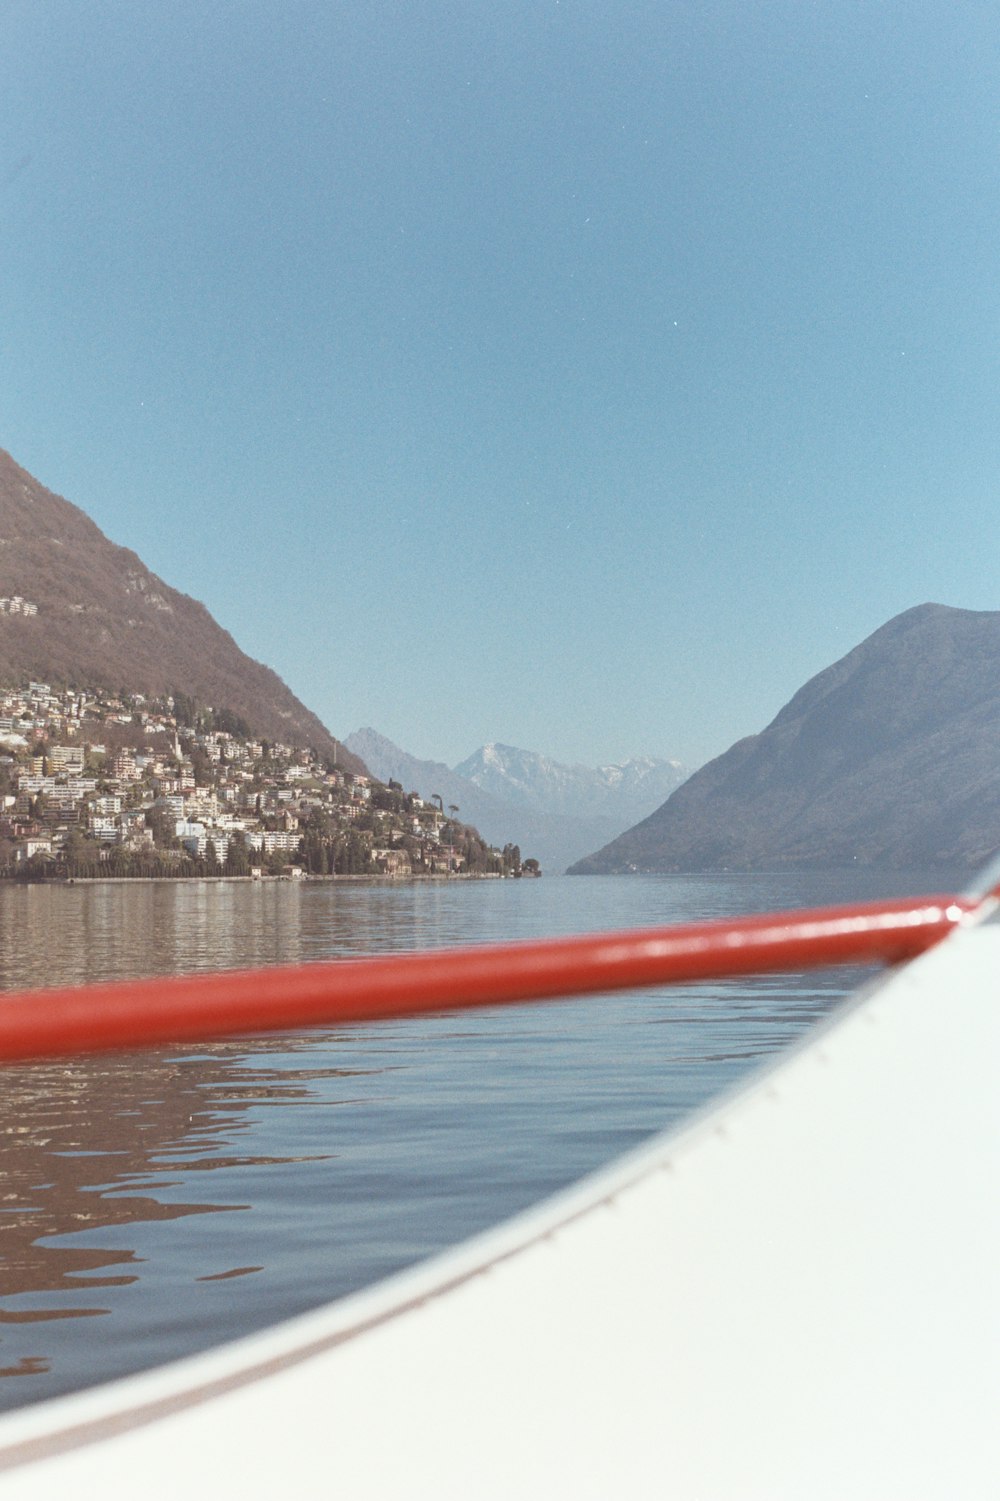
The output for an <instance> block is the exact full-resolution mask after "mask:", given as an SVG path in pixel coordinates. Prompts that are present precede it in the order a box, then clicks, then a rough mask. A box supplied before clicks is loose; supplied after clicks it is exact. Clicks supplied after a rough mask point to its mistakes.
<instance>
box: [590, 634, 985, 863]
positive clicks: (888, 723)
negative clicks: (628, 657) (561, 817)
mask: <svg viewBox="0 0 1000 1501" xmlns="http://www.w3.org/2000/svg"><path fill="white" fill-rule="evenodd" d="M998 751H1000V612H995V611H978V610H958V609H951V608H949V607H947V606H945V605H935V604H927V605H919V606H917V607H916V608H914V609H912V610H907V611H906V612H905V613H904V614H902V615H897V616H896V617H895V618H894V619H893V620H890V621H889V622H888V623H887V624H886V625H884V626H882V627H881V628H880V629H879V630H877V631H876V632H875V633H874V634H873V635H872V636H869V637H868V639H867V640H866V641H863V642H862V643H861V645H860V646H857V647H855V649H854V650H853V651H851V652H849V653H848V654H847V656H845V657H843V658H842V659H841V660H840V661H839V662H835V663H834V664H833V666H832V667H828V668H827V669H826V670H825V671H824V672H821V673H819V674H818V676H816V677H814V678H812V679H811V680H810V681H809V682H808V683H806V684H805V686H804V687H803V688H801V689H800V690H799V691H798V693H796V694H795V696H794V698H792V699H791V701H790V702H789V703H788V704H787V705H786V706H785V707H784V708H783V709H782V710H781V712H780V714H778V716H777V718H776V719H774V720H773V721H772V723H771V724H770V725H768V727H767V728H766V729H765V730H763V731H762V732H761V733H760V734H759V735H753V736H750V737H749V738H748V739H746V740H740V741H739V742H737V744H736V745H734V746H732V747H731V749H730V750H728V751H726V753H725V755H723V756H719V757H718V758H717V759H716V760H715V761H711V762H709V763H708V765H707V766H704V767H702V769H701V770H700V771H698V772H696V773H695V774H694V776H692V777H691V779H690V780H689V781H688V782H685V784H684V785H683V786H682V787H680V788H678V790H677V791H676V792H674V793H673V794H672V796H671V797H670V798H669V799H668V800H667V802H666V803H664V805H663V806H662V807H661V808H658V809H657V810H656V812H655V813H653V814H652V815H651V816H650V817H649V818H647V819H645V820H644V821H643V822H642V823H640V824H638V825H637V827H635V828H632V829H629V830H628V831H627V832H626V833H624V834H622V835H621V836H620V837H619V838H617V839H615V840H614V841H613V842H612V843H610V844H609V845H607V846H606V847H605V848H603V849H600V850H598V851H597V853H596V854H592V855H590V856H588V857H587V858H586V859H585V860H581V861H579V862H578V863H577V864H576V865H575V866H574V867H573V869H572V871H571V874H575V875H582V874H599V873H608V874H610V873H619V872H627V871H680V870H720V869H728V870H753V869H775V868H781V867H788V866H799V867H804V868H808V867H813V868H818V867H822V866H837V865H852V864H857V865H867V866H881V867H884V868H889V869H892V868H896V869H901V868H904V867H907V866H921V865H923V866H928V865H939V864H950V865H962V866H967V867H969V868H974V867H976V866H978V865H980V864H982V863H983V862H984V861H985V860H987V859H988V858H989V857H990V856H991V855H992V854H994V853H995V851H996V850H997V848H998V846H1000V754H998Z"/></svg>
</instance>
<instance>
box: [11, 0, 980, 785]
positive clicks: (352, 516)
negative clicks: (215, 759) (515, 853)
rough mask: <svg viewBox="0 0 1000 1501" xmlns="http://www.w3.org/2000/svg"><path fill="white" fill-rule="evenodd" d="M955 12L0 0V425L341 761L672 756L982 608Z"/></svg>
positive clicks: (680, 5) (618, 1)
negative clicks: (535, 753)
mask: <svg viewBox="0 0 1000 1501" xmlns="http://www.w3.org/2000/svg"><path fill="white" fill-rule="evenodd" d="M998 62H1000V26H998V12H997V9H996V6H995V5H994V4H992V3H983V4H966V3H963V0H883V3H876V0H857V3H848V0H831V3H824V0H815V3H809V4H805V3H803V0H763V3H757V0H698V3H694V0H658V3H651V0H645V3H644V0H632V3H624V0H491V3H489V4H487V3H478V0H409V3H404V0H396V3H373V0H170V3H169V4H136V3H135V0H72V3H71V0H3V4H2V7H0V446H3V447H6V448H8V449H9V450H10V451H11V453H13V455H14V457H15V458H16V459H17V460H18V461H19V462H20V463H22V464H24V465H25V466H26V467H27V468H28V469H30V470H31V471H32V472H33V473H34V474H35V475H37V477H38V478H39V479H41V480H42V481H43V483H45V484H47V485H48V486H49V487H50V488H52V489H54V490H57V491H59V492H60V493H62V494H64V495H66V496H67V497H68V498H69V499H70V500H72V501H74V502H75V503H76V504H78V505H80V506H82V507H83V508H84V509H85V510H86V511H87V512H88V513H89V514H90V515H91V516H92V517H93V518H94V519H95V520H96V521H97V523H98V524H99V525H100V526H101V527H102V528H103V529H104V530H105V531H106V532H107V533H108V535H109V536H111V537H112V538H113V539H114V540H115V541H116V542H120V543H123V544H125V545H128V546H130V547H132V548H134V549H135V550H136V551H137V552H138V553H139V554H140V555H141V556H142V557H143V559H144V560H145V561H146V562H147V563H148V564H149V566H150V567H152V568H153V569H154V570H155V571H156V572H157V573H159V574H160V575H161V576H162V577H163V578H165V579H166V580H167V581H168V582H169V583H171V584H173V585H174V586H175V587H178V588H180V589H183V590H185V591H186V592H187V593H189V594H193V595H195V596H196V597H198V598H199V599H202V600H204V602H205V603H206V604H207V605H208V607H209V609H210V610H211V611H212V612H213V614H214V615H215V616H216V618H217V619H218V620H219V621H220V622H221V623H222V624H223V625H224V626H226V628H227V629H229V630H230V631H231V632H232V633H233V635H234V636H235V637H236V639H237V641H238V642H239V643H240V645H241V646H243V647H244V649H245V650H247V651H249V652H250V653H251V654H252V655H253V656H256V657H259V658H261V659H262V660H264V661H266V662H268V663H270V664H271V665H272V666H274V667H275V668H276V669H277V670H278V671H279V672H280V673H281V674H282V676H283V677H284V678H285V679H286V680H287V681H288V683H289V684H290V685H291V687H292V688H293V689H294V690H295V692H296V693H298V695H299V696H300V697H301V698H303V699H304V700H305V701H306V702H307V703H308V704H309V705H310V707H312V708H313V709H315V710H316V711H317V712H318V713H319V714H320V715H321V717H322V718H323V719H324V720H325V721H326V722H327V723H328V725H329V726H330V728H331V729H332V730H333V731H334V732H335V733H337V734H340V735H344V734H347V733H348V732H349V731H350V730H352V729H354V728H357V727H358V726H359V725H362V724H372V725H374V726H375V727H376V728H378V729H380V730H381V731H382V732H383V733H385V734H387V735H389V736H390V737H391V738H392V739H394V740H396V741H398V742H399V743H400V744H402V745H403V746H405V747H406V748H407V749H408V750H411V751H412V752H414V753H415V754H417V755H421V756H433V757H435V758H439V759H441V760H445V761H448V762H449V763H453V762H455V761H457V760H459V759H460V758H461V757H463V756H464V755H466V754H468V753H469V752H470V751H472V750H473V749H474V748H475V747H476V746H477V745H479V744H481V743H482V742H483V741H486V740H494V739H495V740H502V741H506V742H508V743H512V744H516V745H521V746H524V747H527V748H530V749H535V750H540V751H543V752H545V753H547V754H550V755H553V756H555V757H557V758H558V759H561V760H569V761H583V762H586V763H588V764H596V763H597V762H599V761H608V760H612V759H620V758H623V757H625V756H628V755H631V754H636V753H643V752H646V753H653V754H662V755H670V756H679V757H681V758H682V759H684V760H686V761H688V762H690V763H692V764H695V763H698V762H700V761H702V760H704V759H706V758H708V757H709V756H712V755H715V754H717V753H719V752H720V751H722V750H724V749H725V748H726V747H727V746H728V745H729V744H730V743H731V742H732V741H733V740H735V739H737V738H738V737H740V736H742V735H746V734H750V733H753V732H755V731H756V730H758V729H761V728H762V727H763V726H764V724H765V723H766V722H767V721H768V720H769V719H770V718H771V717H772V716H773V715H774V714H775V713H776V712H777V710H778V709H779V708H780V707H781V705H782V703H783V702H785V700H786V699H787V698H788V697H790V695H791V694H792V692H793V691H794V690H795V689H796V688H797V687H798V686H799V685H800V684H801V683H802V682H803V681H804V680H805V679H806V678H808V677H809V676H811V675H812V674H813V673H815V672H816V671H818V670H819V669H820V668H822V667H824V666H826V665H827V664H828V663H829V662H831V661H833V660H835V659H836V658H837V657H839V656H841V655H842V654H843V653H844V652H845V651H847V650H848V649H849V648H850V647H852V646H853V645H855V644H856V643H857V642H858V641H859V640H861V639H862V638H863V637H865V636H866V635H868V634H869V633H870V632H871V631H872V630H874V629H875V628H876V627H878V626H879V625H880V624H882V623H883V622H884V621H885V620H886V619H888V618H889V617H890V616H892V615H894V614H896V613H897V612H899V611H900V610H903V609H906V608H908V607H909V606H911V605H914V604H917V603H920V602H922V601H924V600H928V599H934V600H938V601H941V602H943V603H946V604H953V605H961V606H965V607H968V608H972V609H996V608H998V607H1000V589H998V566H997V565H998V558H1000V548H998V541H1000V537H998V532H1000V505H998V493H1000V486H998V478H1000V416H998V411H997V408H998V405H1000V379H998V377H1000V370H998V364H1000V361H998V350H1000V343H998V334H1000V329H998V322H1000V275H998V265H1000V261H998V248H1000V207H998V205H1000V196H998V192H997V189H998V180H997V179H998V152H1000V102H998V101H1000V67H998Z"/></svg>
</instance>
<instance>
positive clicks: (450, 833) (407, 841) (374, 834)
mask: <svg viewBox="0 0 1000 1501" xmlns="http://www.w3.org/2000/svg"><path fill="white" fill-rule="evenodd" d="M176 708H177V706H176V705H175V702H174V700H173V699H172V698H166V699H162V700H156V701H149V700H146V699H145V698H143V697H142V696H141V695H139V694H130V695H127V696H114V695H111V694H104V693H97V692H92V693H80V692H77V691H74V690H68V691H56V690H53V688H52V687H51V686H50V685H48V684H46V683H39V682H32V683H29V684H28V685H27V686H26V687H23V688H19V689H16V690H6V691H4V690H0V867H4V868H6V870H7V871H8V873H11V872H13V873H15V874H16V873H19V872H20V873H26V871H27V867H28V865H29V862H30V864H31V868H32V873H41V874H44V873H45V870H44V868H43V867H45V866H50V867H51V868H52V869H53V871H55V870H60V871H62V872H63V873H65V874H73V873H74V871H75V872H77V873H86V874H97V875H100V874H108V875H110V874H119V873H120V874H149V873H153V872H152V869H151V865H150V861H155V862H156V863H157V867H158V871H159V869H160V868H161V867H164V866H166V867H170V866H171V865H173V867H174V869H175V870H176V872H177V873H197V874H213V873H218V872H220V871H221V872H226V873H229V874H240V875H244V874H264V873H267V872H271V873H278V872H279V871H283V872H284V873H286V874H289V873H297V874H301V873H303V872H308V873H314V874H384V875H410V874H414V873H423V874H430V875H437V874H458V873H470V874H471V873H475V874H484V875H485V874H497V875H500V874H519V873H520V869H519V867H520V856H519V852H517V851H513V850H511V849H509V848H508V849H507V850H504V851H499V850H492V849H489V848H487V846H485V845H484V844H483V842H482V840H480V839H479V838H478V836H477V835H476V834H475V831H473V830H468V829H466V828H464V826H462V825H460V824H458V823H456V821H455V819H454V816H452V817H449V816H447V815H446V814H445V811H444V808H443V806H442V805H441V802H440V799H438V800H437V804H435V803H434V802H427V801H425V800H424V799H422V798H420V797H418V796H417V795H416V794H415V793H404V791H403V789H402V788H401V787H399V786H398V785H397V784H390V785H389V787H384V786H383V785H382V784H381V783H379V782H376V781H374V780H373V779H371V778H369V777H367V776H364V775H357V774H353V773H351V772H348V771H343V770H340V769H338V768H337V766H336V765H335V764H332V763H331V762H330V761H328V760H325V759H323V758H321V757H318V756H317V755H316V754H315V753H314V752H313V751H311V750H307V749H301V748H299V747H295V746H290V745H279V744H267V743H265V742H263V741H261V740H256V739H253V738H252V737H250V736H249V735H240V734H236V733H233V732H231V731H229V730H222V729H216V728H214V727H213V724H212V721H213V714H212V711H211V710H207V711H202V712H200V713H198V714H197V715H196V716H192V717H195V718H196V720H197V722H196V723H195V724H184V723H180V722H178V716H177V714H176V713H175V709H176ZM220 717H223V716H220ZM450 812H451V814H452V815H454V814H457V813H458V812H459V809H458V808H452V809H451V810H450ZM515 865H516V866H517V867H518V869H516V870H515V868H514V867H515Z"/></svg>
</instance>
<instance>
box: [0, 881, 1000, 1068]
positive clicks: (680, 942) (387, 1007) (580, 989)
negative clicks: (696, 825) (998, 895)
mask: <svg viewBox="0 0 1000 1501" xmlns="http://www.w3.org/2000/svg"><path fill="white" fill-rule="evenodd" d="M974 905H975V904H974V903H971V902H969V901H965V900H963V899H960V898H957V897H925V898H922V899H919V900H914V899H913V898H910V899H908V900H906V901H896V902H881V903H874V904H870V905H867V906H863V907H826V908H819V909H816V910H813V911H803V912H779V913H771V914H768V915H766V916H761V917H745V918H739V919H733V920H728V921H720V922H706V923H692V924H687V925H684V926H674V927H664V928H652V929H645V930H639V931H634V932H623V933H596V934H593V933H588V934H585V935H583V936H581V937H577V938H558V939H548V940H544V941H540V942H530V943H510V944H498V945H493V946H491V947H477V948H459V949H441V950H436V951H434V950H431V951H425V952H421V953H416V954H402V955H393V956H392V957H389V958H368V959H346V960H334V961H332V962H327V963H318V964H305V965H298V966H296V967H294V968H273V969H261V970H252V971H245V970H244V971H240V970H233V971H223V972H221V973H213V974H198V975H190V976H171V977H170V978H166V979H149V980H133V981H116V982H114V983H109V984H104V985H90V986H80V987H75V988H66V989H60V990H34V991H24V992H20V993H17V994H12V995H8V996H6V997H3V998H2V999H0V1059H6V1060H13V1059H27V1058H41V1057H55V1056H66V1055H71V1054H75V1053H85V1052H103V1051H109V1050H112V1049H118V1048H136V1047H142V1046H146V1045H149V1044H153V1043H176V1042H183V1041H195V1040H198V1039H206V1038H212V1037H224V1036H233V1035H239V1034H247V1033H253V1032H264V1031H285V1030H289V1029H292V1028H296V1027H308V1026H316V1025H320V1024H323V1025H327V1026H331V1025H338V1024H340V1023H344V1022H362V1021H375V1020H380V1019H384V1018H390V1017H404V1016H414V1015H417V1014H419V1013H424V1012H435V1011H438V1012H439V1011H455V1010H463V1009H466V1008H471V1007H482V1006H499V1005H510V1004H512V1003H517V1002H524V1001H540V1000H552V999H555V998H557V997H565V996H570V995H581V994H585V993H588V992H589V993H594V992H597V991H610V990H627V989H632V988H635V987H638V986H643V985H662V984H669V983H677V982H680V981H685V980H707V979H719V978H723V977H725V976H727V975H746V974H752V973H762V972H767V971H772V972H773V971H777V970H795V969H805V968H809V967H813V966H818V965H833V964H850V963H862V964H872V963H895V962H898V961H899V960H902V959H908V958H912V957H913V956H915V955H916V954H919V953H921V952H922V951H923V950H924V949H926V948H929V947H930V946H931V945H932V944H934V943H936V942H938V941H939V940H940V939H941V938H943V937H944V936H945V935H946V934H947V933H948V932H950V931H951V930H952V929H953V928H954V927H955V926H956V924H957V923H958V922H959V921H960V920H961V919H962V917H963V916H964V915H965V914H966V913H967V912H969V911H970V910H971V909H972V907H973V906H974Z"/></svg>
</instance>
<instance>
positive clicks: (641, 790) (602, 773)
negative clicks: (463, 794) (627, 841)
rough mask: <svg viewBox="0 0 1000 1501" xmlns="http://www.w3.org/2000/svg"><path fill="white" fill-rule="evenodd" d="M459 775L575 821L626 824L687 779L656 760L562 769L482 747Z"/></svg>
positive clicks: (525, 754) (513, 751) (512, 751)
mask: <svg viewBox="0 0 1000 1501" xmlns="http://www.w3.org/2000/svg"><path fill="white" fill-rule="evenodd" d="M455 770H456V772H458V774H459V775H460V776H463V777H466V778H467V779H468V780H469V781H470V782H474V783H475V784H476V786H477V787H480V788H482V790H483V791H484V792H491V793H492V794H493V795H494V796H495V797H501V798H503V799H504V800H505V801H506V802H511V803H516V804H518V805H520V806H523V807H525V808H536V809H538V811H539V812H546V813H568V814H570V815H571V816H572V817H574V818H581V817H593V816H595V815H599V816H603V817H607V818H612V819H615V820H616V821H620V822H622V823H624V824H627V823H629V822H631V821H632V820H634V819H637V818H644V817H645V816H646V814H647V813H649V812H650V811H651V810H652V809H653V808H656V807H658V806H659V804H660V803H661V802H662V801H663V799H664V798H666V797H669V796H670V793H671V792H673V790H674V788H675V787H677V786H679V785H680V783H681V782H683V781H684V779H685V777H686V776H687V775H688V773H687V772H686V771H685V769H684V767H682V766H681V763H680V762H679V761H663V760H658V759H656V758H655V757H652V756H644V757H641V758H639V757H636V758H634V759H632V760H630V761H625V762H624V763H623V764H622V765H620V766H597V767H594V768H591V767H589V766H563V765H562V764H561V763H560V762H558V761H550V760H549V759H548V757H547V756H540V755H538V753H537V752H536V751H525V750H518V749H517V748H516V747H515V746H512V745H497V744H492V745H484V746H481V747H480V749H479V750H477V751H476V752H475V753H474V754H473V755H471V756H470V757H469V758H468V760H467V761H463V762H462V763H461V764H460V765H459V766H456V767H455Z"/></svg>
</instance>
